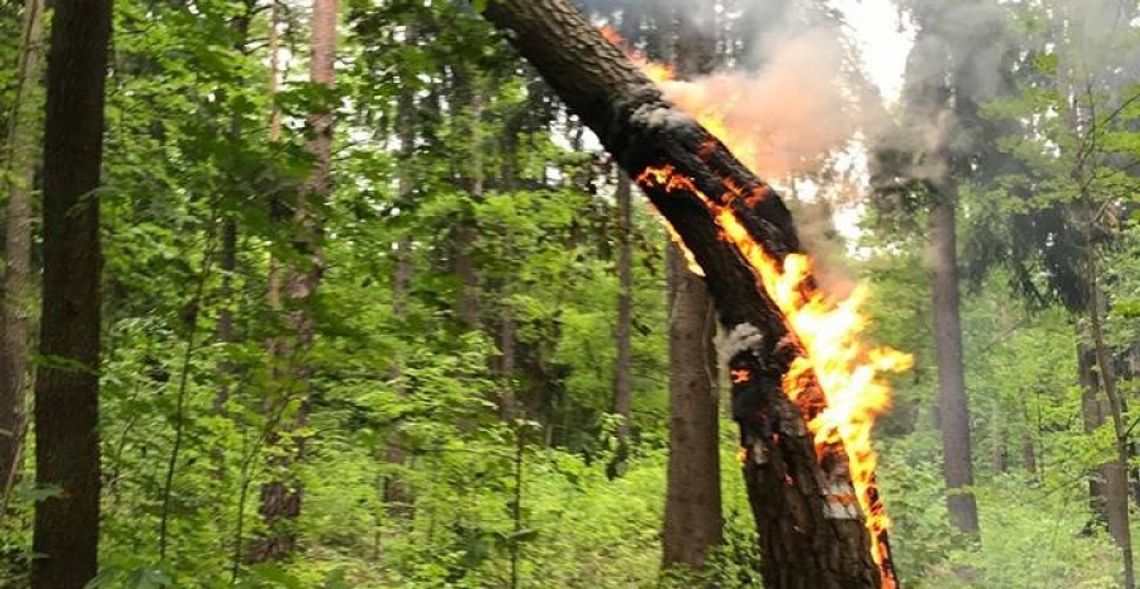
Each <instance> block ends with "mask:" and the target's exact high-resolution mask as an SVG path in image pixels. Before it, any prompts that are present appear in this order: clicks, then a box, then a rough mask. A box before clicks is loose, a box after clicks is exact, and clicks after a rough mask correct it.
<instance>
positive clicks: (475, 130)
mask: <svg viewBox="0 0 1140 589" xmlns="http://www.w3.org/2000/svg"><path fill="white" fill-rule="evenodd" d="M452 99H453V100H454V103H453V104H451V108H452V109H453V110H454V114H456V115H457V116H459V117H461V118H466V119H467V128H466V129H464V133H465V134H466V136H467V137H469V138H470V141H471V146H470V151H469V152H468V153H467V154H466V155H467V157H466V158H464V160H463V161H461V162H459V163H458V167H459V170H458V173H459V180H460V182H459V183H460V185H461V186H460V187H461V188H462V189H463V190H465V191H467V195H468V198H470V199H471V200H472V201H474V202H479V201H481V200H483V189H484V180H485V178H484V175H483V154H482V146H481V145H480V139H479V138H480V129H479V122H480V120H481V119H482V118H483V90H482V88H480V87H479V81H478V78H477V76H476V75H475V74H474V73H473V72H472V71H471V70H470V69H469V66H466V65H461V66H457V67H456V68H454V88H453V92H452ZM454 235H455V238H454V244H453V249H454V255H455V273H456V274H457V275H458V277H459V284H460V291H459V300H458V302H457V307H456V311H457V315H458V316H459V321H460V323H461V324H462V325H463V326H464V327H465V328H467V329H480V328H481V327H482V325H483V321H482V317H481V309H480V304H479V283H480V278H479V268H478V267H477V266H476V263H475V259H474V250H475V245H476V241H477V239H478V234H477V231H476V228H475V227H474V225H473V219H472V218H471V214H470V210H469V209H466V208H465V210H463V211H462V212H461V213H460V215H459V223H458V226H457V227H456V228H455V234H454Z"/></svg>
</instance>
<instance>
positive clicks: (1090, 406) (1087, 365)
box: [1077, 344, 1109, 526]
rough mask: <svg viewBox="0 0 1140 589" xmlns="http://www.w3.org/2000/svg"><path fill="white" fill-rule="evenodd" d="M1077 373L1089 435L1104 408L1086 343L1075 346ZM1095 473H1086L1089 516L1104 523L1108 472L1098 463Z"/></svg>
mask: <svg viewBox="0 0 1140 589" xmlns="http://www.w3.org/2000/svg"><path fill="white" fill-rule="evenodd" d="M1077 374H1078V376H1079V378H1080V383H1081V418H1082V420H1083V422H1084V430H1085V434H1088V435H1092V434H1093V433H1095V432H1096V430H1097V429H1099V428H1100V427H1101V426H1103V425H1104V424H1105V423H1106V412H1105V411H1103V407H1102V405H1103V403H1102V401H1101V399H1100V379H1099V378H1098V377H1097V370H1096V352H1095V351H1094V350H1093V349H1092V348H1091V347H1089V346H1087V345H1085V344H1081V345H1079V346H1077ZM1097 471H1098V474H1097V475H1096V476H1090V477H1089V510H1090V511H1091V512H1092V514H1093V519H1094V520H1095V521H1096V522H1098V523H1099V524H1101V525H1106V526H1107V525H1108V492H1107V489H1106V487H1105V481H1106V480H1107V479H1108V478H1109V476H1107V475H1108V474H1109V473H1107V472H1105V467H1104V466H1103V465H1102V466H1101V467H1099V468H1098V469H1097Z"/></svg>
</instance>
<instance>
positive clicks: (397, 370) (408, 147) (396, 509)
mask: <svg viewBox="0 0 1140 589" xmlns="http://www.w3.org/2000/svg"><path fill="white" fill-rule="evenodd" d="M405 43H406V44H407V46H408V47H415V46H416V44H417V35H416V30H415V26H414V25H413V26H409V27H408V30H407V38H406V39H405ZM416 119H417V117H416V101H415V94H414V93H413V90H412V88H411V87H410V84H408V83H406V82H405V84H404V88H403V89H402V90H401V91H400V95H399V98H398V99H397V102H396V136H397V137H398V138H399V139H400V156H401V158H402V159H403V162H404V165H403V166H401V167H400V171H399V172H398V176H397V179H396V181H397V188H396V198H397V200H398V206H400V208H401V209H403V208H404V206H405V205H406V204H408V200H409V199H410V198H411V193H412V187H413V185H414V181H415V180H414V177H413V175H412V174H411V172H410V170H409V167H411V166H412V165H413V164H412V158H414V157H415V153H416V147H415V142H416ZM414 272H415V266H414V260H413V259H412V238H411V236H410V235H407V234H402V235H401V236H400V238H399V239H398V240H397V242H396V268H395V271H394V273H393V275H392V314H393V315H394V316H395V317H396V319H397V320H398V321H399V320H403V319H404V317H405V316H406V315H407V313H408V299H409V297H410V296H411V283H412V277H413V273H414ZM402 374H403V365H402V359H401V358H399V356H398V355H397V356H396V357H395V358H394V359H393V360H392V365H391V366H390V368H389V375H390V376H391V377H392V380H393V381H395V382H396V387H397V390H398V391H399V392H400V394H404V393H405V391H404V387H403V384H402V382H401V377H402ZM403 444H404V440H402V439H401V438H400V435H399V432H397V431H393V432H392V433H390V434H389V435H388V439H387V447H386V449H385V452H384V459H385V461H386V462H387V463H388V464H389V465H391V466H393V467H395V468H397V469H398V468H400V467H402V466H403V465H404V463H405V462H406V461H407V452H405V451H404V446H403ZM382 485H383V491H382V493H383V500H384V506H385V508H386V509H387V512H388V515H389V516H390V517H393V518H397V519H406V518H408V517H409V516H411V502H412V497H411V494H410V493H409V490H408V488H407V485H405V483H404V481H403V480H402V479H401V477H400V476H399V475H397V474H391V473H390V474H387V475H385V476H384V479H383V483H382Z"/></svg>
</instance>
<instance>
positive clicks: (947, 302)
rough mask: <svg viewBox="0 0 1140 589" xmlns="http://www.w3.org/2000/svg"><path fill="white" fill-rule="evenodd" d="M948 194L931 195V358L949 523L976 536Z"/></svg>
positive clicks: (951, 199) (954, 246) (955, 254)
mask: <svg viewBox="0 0 1140 589" xmlns="http://www.w3.org/2000/svg"><path fill="white" fill-rule="evenodd" d="M953 192H954V191H953V189H947V190H943V191H941V192H940V193H939V194H937V195H935V197H934V198H935V202H934V204H933V207H932V209H931V212H930V219H931V220H930V235H931V237H930V241H931V257H932V266H933V281H934V284H933V289H932V290H933V293H934V300H933V309H934V355H935V362H936V363H937V365H938V415H939V419H938V421H939V424H940V426H941V429H942V464H943V473H944V475H945V477H946V488H947V492H948V494H947V497H946V502H947V504H948V506H949V509H950V521H951V522H952V523H953V524H954V526H955V527H957V528H958V529H959V530H962V531H963V532H966V533H969V534H977V533H978V506H977V503H976V502H975V500H974V495H973V493H972V492H971V491H969V490H968V488H969V487H971V486H972V485H973V484H974V468H973V463H972V462H971V456H972V453H971V450H970V413H969V409H968V405H967V402H966V383H965V379H964V374H965V367H964V365H963V360H962V325H961V317H960V311H959V305H960V302H959V292H958V252H957V233H956V226H957V223H956V222H955V218H954V217H955V214H956V207H955V196H954V194H953Z"/></svg>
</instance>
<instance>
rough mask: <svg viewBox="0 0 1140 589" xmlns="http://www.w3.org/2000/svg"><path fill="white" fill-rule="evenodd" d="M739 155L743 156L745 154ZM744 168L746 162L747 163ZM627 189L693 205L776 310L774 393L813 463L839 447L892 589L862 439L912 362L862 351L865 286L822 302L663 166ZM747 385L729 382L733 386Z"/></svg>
mask: <svg viewBox="0 0 1140 589" xmlns="http://www.w3.org/2000/svg"><path fill="white" fill-rule="evenodd" d="M607 37H608V38H609V39H610V40H611V41H613V42H615V43H618V44H619V45H620V38H619V37H617V36H616V34H614V33H613V31H608V32H607ZM628 53H631V59H633V60H634V62H635V63H636V64H637V65H638V66H639V67H640V68H641V69H642V71H643V72H645V73H646V74H647V75H648V76H649V77H650V78H652V79H653V80H654V81H655V82H658V83H661V82H664V81H668V80H671V79H672V76H673V74H672V70H671V69H670V68H668V67H667V66H663V65H661V64H653V63H652V62H650V61H648V60H646V59H644V58H643V57H641V56H640V55H638V54H636V53H632V52H628ZM695 104H696V103H685V102H679V103H677V106H678V107H679V108H680V109H681V110H683V111H685V112H686V113H687V114H689V115H690V116H692V117H693V118H695V119H697V120H698V121H699V122H700V123H701V124H702V125H703V126H704V127H705V128H706V129H707V130H708V131H709V132H710V133H711V134H713V135H714V136H715V137H717V138H718V139H719V140H720V141H721V142H722V143H724V144H725V146H726V147H728V149H729V150H730V151H732V152H733V153H734V155H737V156H738V157H739V156H740V153H738V151H737V149H738V146H743V149H747V148H748V147H747V146H750V145H753V143H752V142H750V141H743V142H742V141H741V139H740V138H742V137H746V136H747V133H748V130H747V129H729V128H728V127H727V126H725V125H724V124H723V121H725V120H726V118H725V116H724V112H723V111H722V110H718V109H713V110H691V109H692V108H693V107H694V105H695ZM727 108H731V106H728V107H727ZM744 153H745V154H746V156H747V153H748V152H747V151H745V152H744ZM744 163H746V164H747V163H748V161H747V157H746V159H745V160H744ZM637 182H638V184H640V185H642V186H647V187H648V186H656V187H659V188H664V189H665V190H667V191H679V192H684V193H687V194H692V195H694V196H696V197H697V198H699V199H700V200H701V201H702V202H703V203H704V204H705V205H706V206H707V207H708V208H709V211H710V212H711V213H712V216H713V218H714V219H715V220H716V223H717V225H718V227H719V230H720V232H721V234H722V235H723V236H724V237H725V238H726V239H727V241H728V242H730V243H732V244H733V245H734V246H735V247H736V249H737V250H738V251H739V252H740V253H741V255H742V256H743V257H744V258H745V259H746V260H747V261H748V263H749V265H751V267H752V270H753V271H754V273H755V275H756V278H757V282H758V284H759V285H760V286H761V287H762V288H763V289H764V292H766V293H767V294H768V296H769V297H770V298H771V299H772V301H773V302H775V304H776V305H777V306H778V307H779V308H780V311H781V313H782V314H783V316H784V320H785V321H786V323H787V326H788V329H789V331H790V332H791V334H792V335H793V336H794V337H795V339H796V341H797V342H798V343H799V345H800V346H801V350H802V353H801V354H800V355H799V356H798V357H796V358H795V360H794V361H793V362H792V364H791V366H790V368H789V370H788V373H787V374H786V375H785V377H784V380H783V390H784V393H785V394H786V395H788V397H789V398H790V399H792V400H793V401H797V402H798V404H800V406H801V409H802V410H804V413H805V415H814V417H811V418H810V420H809V422H808V429H809V431H811V433H812V435H813V436H814V441H815V447H816V453H817V456H818V457H820V458H822V457H823V456H824V454H825V453H826V452H827V451H828V449H829V448H834V447H835V445H836V444H842V446H843V448H844V450H845V452H846V455H847V461H848V463H849V468H850V473H851V479H852V484H853V486H854V488H855V494H856V498H857V499H858V503H859V506H860V508H861V510H862V512H863V516H864V517H863V519H864V524H865V525H866V527H867V529H868V531H869V532H870V534H869V535H870V539H871V556H872V558H873V559H874V561H875V563H876V564H877V565H878V566H879V568H880V571H881V573H882V574H881V578H882V587H883V588H884V589H894V588H895V587H896V586H897V581H896V580H895V578H894V575H893V571H892V570H891V568H890V561H891V558H890V548H889V546H888V545H887V544H886V542H885V541H884V540H885V538H886V531H887V529H888V528H889V527H890V520H889V519H888V518H887V515H886V513H885V512H884V510H883V505H882V501H881V500H880V498H879V493H878V487H877V484H876V482H875V465H876V456H875V451H874V448H873V447H872V444H871V430H872V428H873V427H874V424H875V418H876V417H878V416H879V415H881V414H882V413H883V412H885V411H886V410H887V409H888V408H889V407H890V392H891V390H890V385H889V383H888V381H887V379H886V378H885V376H886V374H887V373H892V372H901V371H905V370H908V369H909V368H910V366H911V364H912V357H911V356H910V355H908V354H905V353H902V352H898V351H896V350H892V349H890V348H886V347H873V346H869V345H867V344H866V343H864V342H863V341H862V340H861V339H860V334H861V333H862V332H863V330H864V329H865V328H866V325H867V320H866V318H865V317H864V316H863V315H862V314H861V313H860V312H859V307H860V306H861V305H862V304H863V303H864V302H865V301H866V298H867V287H866V285H865V284H860V285H858V286H857V287H856V288H855V289H854V291H853V292H852V293H851V294H850V295H848V296H847V297H846V298H843V299H832V298H829V297H827V296H826V295H825V294H824V293H822V292H821V291H820V290H819V289H818V288H817V287H816V286H815V285H814V282H813V281H811V280H810V277H811V274H812V267H811V260H810V258H809V257H808V256H806V255H804V254H790V255H788V256H786V257H785V258H784V259H783V261H782V262H780V261H778V260H777V259H775V258H774V257H773V256H771V255H769V253H768V252H767V251H765V250H764V247H763V246H762V245H761V244H759V243H757V242H756V241H755V240H754V239H752V236H751V235H749V233H748V231H747V229H746V228H745V225H744V223H743V222H742V221H741V220H740V219H739V218H738V217H737V215H736V213H735V212H734V210H733V207H732V202H733V200H734V199H736V198H740V197H741V195H740V194H739V191H736V190H732V189H731V188H730V189H729V190H728V193H727V194H726V195H724V197H723V198H722V199H720V200H719V201H716V200H713V199H711V198H709V197H708V196H707V195H705V194H704V193H703V192H702V191H701V190H699V189H698V188H697V186H696V185H695V184H694V183H693V182H692V180H691V179H689V178H687V177H685V176H683V175H680V174H677V173H676V172H675V170H674V169H673V168H672V167H670V166H665V167H662V168H649V169H646V170H644V171H643V172H642V174H641V175H640V176H639V177H638V178H637ZM689 259H692V258H691V255H690V256H689ZM813 376H814V380H815V382H816V383H818V386H819V388H820V390H821V392H822V393H823V398H824V401H825V403H826V404H825V407H823V408H822V410H820V409H819V408H818V407H813V408H810V410H809V408H808V407H806V406H805V404H806V403H807V401H808V399H807V395H803V393H804V391H805V390H806V389H807V387H808V386H809V385H810V383H811V377H813ZM748 377H749V375H747V374H743V375H736V374H734V375H733V380H734V382H735V381H736V380H737V378H743V379H745V380H746V379H747V378H748Z"/></svg>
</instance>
